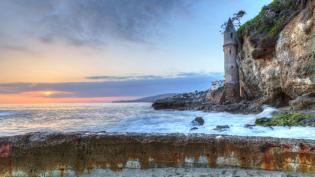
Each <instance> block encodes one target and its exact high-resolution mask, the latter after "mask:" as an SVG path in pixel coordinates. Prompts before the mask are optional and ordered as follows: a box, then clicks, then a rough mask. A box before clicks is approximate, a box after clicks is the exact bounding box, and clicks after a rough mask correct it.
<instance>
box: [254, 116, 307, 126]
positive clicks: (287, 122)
mask: <svg viewBox="0 0 315 177" xmlns="http://www.w3.org/2000/svg"><path fill="white" fill-rule="evenodd" d="M309 118H310V116H309V115H303V114H297V113H288V114H282V113H274V114H273V115H272V118H258V119H256V122H255V123H256V125H260V126H303V125H302V124H301V121H302V120H305V119H309Z"/></svg>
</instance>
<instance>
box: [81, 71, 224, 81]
mask: <svg viewBox="0 0 315 177" xmlns="http://www.w3.org/2000/svg"><path fill="white" fill-rule="evenodd" d="M200 76H204V77H208V76H212V77H218V78H220V77H223V74H222V73H215V72H213V73H197V72H183V73H177V74H169V75H164V76H157V75H140V76H89V77H87V78H86V79H88V80H95V81H96V80H98V81H127V80H154V79H170V78H184V77H200Z"/></svg>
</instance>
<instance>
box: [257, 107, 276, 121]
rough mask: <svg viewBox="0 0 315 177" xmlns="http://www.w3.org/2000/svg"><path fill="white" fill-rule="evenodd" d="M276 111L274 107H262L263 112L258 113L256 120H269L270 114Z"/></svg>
mask: <svg viewBox="0 0 315 177" xmlns="http://www.w3.org/2000/svg"><path fill="white" fill-rule="evenodd" d="M277 111H278V110H277V109H276V108H274V107H271V106H268V105H264V106H263V112H261V113H259V114H258V115H257V116H256V117H257V118H262V117H265V118H271V117H272V113H274V112H277Z"/></svg>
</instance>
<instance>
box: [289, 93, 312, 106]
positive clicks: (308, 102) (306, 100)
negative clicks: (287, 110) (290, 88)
mask: <svg viewBox="0 0 315 177" xmlns="http://www.w3.org/2000/svg"><path fill="white" fill-rule="evenodd" d="M290 106H291V109H292V110H301V109H312V108H313V107H314V106H315V92H311V93H307V94H304V95H302V96H299V97H297V98H296V99H295V100H292V101H290Z"/></svg>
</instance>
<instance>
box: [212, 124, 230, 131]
mask: <svg viewBox="0 0 315 177" xmlns="http://www.w3.org/2000/svg"><path fill="white" fill-rule="evenodd" d="M229 128H230V126H228V125H218V126H217V127H216V128H214V129H213V130H216V131H220V132H222V131H225V130H226V129H229Z"/></svg>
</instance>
